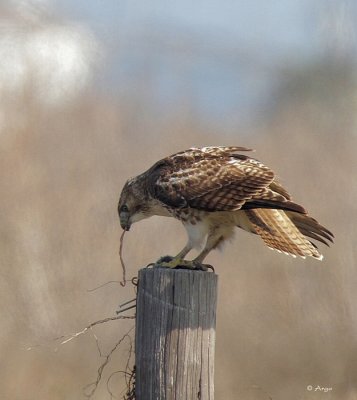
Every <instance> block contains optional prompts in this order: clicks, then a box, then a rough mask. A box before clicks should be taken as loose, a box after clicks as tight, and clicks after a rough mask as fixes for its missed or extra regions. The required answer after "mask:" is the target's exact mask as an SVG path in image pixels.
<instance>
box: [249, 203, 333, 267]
mask: <svg viewBox="0 0 357 400" xmlns="http://www.w3.org/2000/svg"><path fill="white" fill-rule="evenodd" d="M245 213H246V214H247V216H248V218H249V221H250V223H251V224H252V226H253V228H254V230H255V232H256V233H257V234H259V235H260V236H261V238H262V239H263V241H264V243H265V244H266V245H267V246H268V247H270V248H271V249H275V250H278V251H279V252H283V253H285V254H290V255H292V256H293V257H296V256H300V257H303V258H305V257H306V256H311V257H314V258H317V259H319V260H321V259H322V257H323V256H322V255H321V254H320V253H319V251H318V250H317V248H316V246H315V245H314V244H313V243H311V242H310V241H309V240H308V239H306V238H305V236H304V234H306V235H307V233H308V235H307V236H310V237H311V235H313V236H315V237H314V238H315V239H317V240H320V241H323V242H324V240H323V239H322V238H321V237H320V235H321V236H323V237H326V236H329V240H331V237H330V235H329V234H328V233H327V232H328V231H327V229H325V228H323V227H322V226H321V225H319V224H317V223H316V221H315V220H313V219H312V218H310V217H307V216H303V217H305V219H306V222H305V223H304V224H303V222H302V219H301V220H299V219H296V221H299V222H297V225H295V223H294V222H293V220H291V219H290V218H289V217H288V215H287V214H286V213H285V212H284V211H283V210H272V209H262V208H260V209H254V210H246V211H245ZM300 215H301V214H300ZM294 217H295V215H293V218H294ZM315 230H317V231H318V234H317V233H315V232H314V231H315ZM302 231H304V232H302ZM305 232H306V233H305ZM324 234H326V236H324ZM321 239H322V240H321Z"/></svg>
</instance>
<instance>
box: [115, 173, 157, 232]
mask: <svg viewBox="0 0 357 400" xmlns="http://www.w3.org/2000/svg"><path fill="white" fill-rule="evenodd" d="M118 213H119V219H120V225H121V227H122V228H123V229H124V230H126V231H128V230H129V229H130V227H131V224H133V223H134V222H137V221H140V220H142V219H144V218H148V217H150V216H151V215H152V213H151V212H150V207H149V205H148V201H147V198H146V196H145V193H143V190H142V185H139V184H138V182H137V179H136V178H133V179H129V180H128V181H127V182H126V184H125V185H124V187H123V190H122V192H121V195H120V199H119V204H118Z"/></svg>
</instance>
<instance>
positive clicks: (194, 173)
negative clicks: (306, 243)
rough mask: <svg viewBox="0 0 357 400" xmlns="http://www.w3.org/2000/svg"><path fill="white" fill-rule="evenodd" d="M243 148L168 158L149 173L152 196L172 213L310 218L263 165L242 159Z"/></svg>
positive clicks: (213, 149) (191, 152)
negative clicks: (267, 212)
mask: <svg viewBox="0 0 357 400" xmlns="http://www.w3.org/2000/svg"><path fill="white" fill-rule="evenodd" d="M244 150H249V149H245V148H239V147H207V148H202V149H190V150H186V151H183V152H181V153H177V154H175V155H173V156H170V157H167V158H165V159H163V160H161V161H159V162H158V163H156V164H155V165H154V166H153V167H152V168H151V169H150V170H149V171H148V179H149V182H148V189H149V191H150V193H151V195H152V196H153V197H154V198H156V199H157V200H159V201H161V202H162V203H164V204H166V205H168V206H171V207H179V208H185V207H192V208H196V209H200V210H206V211H233V210H238V209H240V208H261V207H262V208H265V207H267V208H283V209H289V210H293V211H298V212H305V210H304V209H303V208H302V207H301V206H298V205H296V204H295V203H292V202H291V201H290V196H289V195H288V193H287V192H286V191H285V189H283V188H282V186H281V185H280V184H278V183H277V182H276V181H274V172H273V171H272V170H271V169H269V168H268V167H267V166H265V165H264V164H262V163H261V162H259V161H257V160H255V159H253V158H250V157H247V156H245V155H241V154H238V153H237V151H244Z"/></svg>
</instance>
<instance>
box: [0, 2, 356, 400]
mask: <svg viewBox="0 0 357 400" xmlns="http://www.w3.org/2000/svg"><path fill="white" fill-rule="evenodd" d="M169 3H170V4H167V3H166V2H163V1H154V0H152V1H149V2H139V1H132V2H128V1H108V2H107V3H104V2H96V1H94V0H93V1H87V2H84V1H78V2H70V1H68V0H67V1H65V0H62V1H57V2H48V1H46V0H42V1H41V0H37V1H36V0H33V1H17V0H12V1H10V0H6V1H5V2H4V1H3V2H2V3H1V4H0V23H1V24H0V28H1V36H0V55H1V56H0V60H1V61H0V94H1V96H0V104H1V106H0V152H1V158H0V164H1V165H0V176H1V197H0V213H1V225H0V235H1V250H0V255H1V280H0V285H1V286H0V288H1V289H0V301H1V305H2V312H1V330H0V351H1V357H0V360H1V361H0V363H1V365H0V377H1V379H0V381H1V384H0V398H1V399H5V400H8V399H9V400H10V399H11V400H13V399H18V400H32V399H34V400H35V399H36V400H42V399H51V400H52V399H53V400H57V399H80V398H85V396H84V393H83V387H84V386H85V385H86V384H88V383H90V382H93V381H94V380H95V379H96V374H97V368H98V367H99V365H100V364H101V362H102V361H103V358H102V357H100V355H99V353H98V349H97V345H96V340H95V336H94V335H93V333H95V335H96V337H97V338H98V342H99V344H100V348H101V351H102V353H103V354H106V353H107V352H108V351H110V349H111V348H112V347H113V345H114V344H115V342H116V341H117V340H118V338H119V336H120V335H122V334H123V333H125V332H126V331H127V330H129V329H130V327H131V326H132V325H133V322H132V321H117V322H112V323H109V324H106V325H105V326H99V327H97V328H95V329H94V330H93V332H88V333H87V334H85V335H83V336H81V337H79V338H77V339H74V340H72V341H71V342H69V343H68V344H66V345H64V346H60V345H59V343H58V341H57V342H53V341H52V338H54V337H57V336H60V335H63V334H70V333H72V332H76V331H80V330H81V329H83V328H84V327H85V326H86V325H88V324H89V323H90V322H93V321H95V320H97V319H101V318H104V317H107V316H112V315H114V313H115V310H116V309H117V306H118V304H119V303H121V302H123V301H125V300H128V299H130V298H132V297H133V289H132V288H131V287H130V285H129V286H127V287H126V288H122V287H121V286H119V285H118V284H115V283H113V284H108V285H106V286H105V287H103V288H101V289H98V290H96V291H92V292H89V291H88V290H89V289H92V288H94V287H97V286H99V285H101V284H102V283H104V282H107V281H110V280H119V279H121V267H120V263H119V256H118V247H119V236H120V234H121V230H120V226H119V223H118V217H117V211H116V205H117V200H118V196H119V193H120V191H121V188H122V185H123V184H124V182H125V180H126V179H127V178H128V177H130V176H133V175H136V174H137V173H140V172H142V171H143V170H144V169H146V168H147V167H149V166H151V164H152V163H154V162H155V161H156V160H157V159H159V158H160V157H163V156H166V155H168V154H172V153H174V152H176V151H178V150H182V149H185V148H189V147H192V146H201V145H205V146H206V145H238V146H247V147H249V146H251V147H253V148H255V149H256V150H257V152H256V154H255V156H256V157H257V158H259V159H260V160H261V161H263V162H265V163H266V164H268V165H269V166H271V167H272V168H273V169H275V170H276V171H277V173H278V175H279V176H280V178H281V180H282V181H283V182H284V184H285V185H286V186H287V187H288V189H289V190H290V191H291V192H292V193H293V195H294V198H295V200H296V201H298V202H301V203H302V204H304V205H305V206H306V208H307V209H308V210H309V211H310V213H311V214H312V215H313V216H314V217H316V218H317V219H318V220H319V221H320V222H321V223H323V224H324V225H326V226H327V227H328V228H330V229H331V230H332V231H333V232H334V234H335V236H336V243H335V245H333V246H332V248H330V249H327V248H326V249H322V250H323V253H324V254H325V259H324V261H323V262H317V261H315V260H302V259H292V258H289V257H287V256H283V255H280V254H278V253H276V252H272V251H270V250H269V249H267V248H266V247H264V246H263V244H262V243H261V242H260V240H259V238H256V237H251V236H249V235H248V234H246V233H245V232H243V231H239V232H237V235H236V238H235V240H234V241H233V242H232V243H230V244H228V245H226V247H225V249H224V253H223V254H222V253H219V252H215V253H213V254H212V255H210V258H209V259H208V262H210V263H212V264H213V265H215V267H216V271H217V273H218V274H219V279H220V282H219V305H218V321H217V347H216V398H217V399H248V400H250V399H258V400H260V399H273V400H276V399H314V400H315V399H348V400H349V399H355V398H357V290H356V287H357V275H356V271H355V264H356V255H357V250H356V233H357V230H356V221H357V206H356V196H357V186H356V172H357V170H356V166H357V164H356V158H357V133H356V127H357V118H356V115H357V113H356V107H357V80H356V78H357V74H356V72H357V70H356V42H355V40H356V31H355V30H354V27H355V24H356V22H357V21H356V15H357V14H356V6H355V4H354V3H353V2H352V1H337V0H336V1H315V2H308V1H290V2H289V1H277V2H267V3H265V2H264V3H263V2H261V1H258V0H254V1H252V2H243V1H238V2H231V1H229V0H225V1H223V2H219V1H218V0H217V1H214V0H211V1H208V2H197V4H191V2H188V1H183V2H169ZM248 3H249V4H248ZM268 4H269V7H268ZM185 240H186V239H185V232H184V229H183V228H182V226H181V225H180V224H179V223H178V222H177V221H174V220H170V219H165V218H159V217H156V218H152V219H150V220H146V221H143V222H141V223H140V224H137V225H135V226H134V227H133V229H132V230H131V231H130V233H129V234H128V235H126V238H125V245H124V258H125V260H126V263H127V266H128V275H129V277H132V276H135V275H136V272H137V270H138V268H140V267H142V266H145V265H146V264H148V263H149V262H151V261H153V260H156V259H158V258H159V256H161V255H163V254H174V253H175V252H177V251H178V250H179V249H180V248H181V247H182V246H183V244H184V242H185ZM36 345H41V346H38V347H36ZM29 346H34V347H33V349H32V350H27V348H28V347H29ZM127 355H128V343H124V344H123V346H121V347H120V348H119V349H118V350H117V351H116V352H115V353H114V354H113V356H112V358H111V361H110V364H109V365H108V367H107V369H106V370H105V372H104V374H103V380H102V382H101V383H100V385H99V387H98V389H97V391H96V393H95V395H94V397H93V398H94V399H110V394H109V393H108V390H107V386H106V382H107V379H108V377H109V376H110V374H111V373H113V372H115V371H118V370H122V369H124V368H125V363H126V359H127ZM309 385H311V386H312V390H310V391H309V390H308V389H307V387H308V386H309ZM124 387H125V385H124V380H123V376H122V375H120V374H116V375H114V376H113V378H112V379H111V380H110V389H111V391H112V392H113V394H114V395H115V396H116V398H122V396H123V394H124ZM318 387H320V388H332V390H329V391H328V392H327V393H324V392H323V391H321V390H319V388H318Z"/></svg>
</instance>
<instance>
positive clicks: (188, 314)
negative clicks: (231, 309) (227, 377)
mask: <svg viewBox="0 0 357 400" xmlns="http://www.w3.org/2000/svg"><path fill="white" fill-rule="evenodd" d="M217 280H218V277H217V275H216V274H214V273H212V272H202V271H190V270H182V269H170V268H153V269H141V270H140V271H139V283H138V293H137V303H136V307H137V308H136V336H135V364H136V382H135V393H136V400H196V399H200V400H213V398H214V381H213V379H214V346H215V326H216V305H217Z"/></svg>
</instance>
